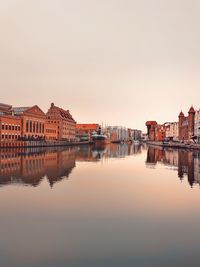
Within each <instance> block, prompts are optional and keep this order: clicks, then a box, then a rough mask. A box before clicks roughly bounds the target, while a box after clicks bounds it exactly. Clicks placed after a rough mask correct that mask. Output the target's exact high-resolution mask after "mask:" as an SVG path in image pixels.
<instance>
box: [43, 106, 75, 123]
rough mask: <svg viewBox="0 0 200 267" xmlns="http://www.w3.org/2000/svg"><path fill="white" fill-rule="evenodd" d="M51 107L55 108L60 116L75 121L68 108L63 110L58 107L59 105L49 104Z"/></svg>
mask: <svg viewBox="0 0 200 267" xmlns="http://www.w3.org/2000/svg"><path fill="white" fill-rule="evenodd" d="M51 108H54V109H56V110H57V112H58V114H59V115H60V117H61V118H63V119H68V120H71V121H74V122H75V120H74V118H73V117H72V115H71V114H70V112H69V110H64V109H62V108H59V107H57V106H55V105H54V104H51ZM47 113H48V112H47Z"/></svg>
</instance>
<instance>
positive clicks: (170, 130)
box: [165, 122, 179, 141]
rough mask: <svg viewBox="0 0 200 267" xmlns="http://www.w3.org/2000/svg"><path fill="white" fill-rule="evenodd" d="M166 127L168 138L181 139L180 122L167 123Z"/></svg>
mask: <svg viewBox="0 0 200 267" xmlns="http://www.w3.org/2000/svg"><path fill="white" fill-rule="evenodd" d="M165 127H166V138H168V139H170V140H173V141H178V140H179V124H178V122H169V123H165Z"/></svg>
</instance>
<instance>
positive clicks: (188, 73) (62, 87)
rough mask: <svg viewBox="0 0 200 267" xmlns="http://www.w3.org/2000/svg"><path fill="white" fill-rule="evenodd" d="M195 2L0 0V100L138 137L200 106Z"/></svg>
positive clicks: (198, 7)
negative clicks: (61, 112)
mask: <svg viewBox="0 0 200 267" xmlns="http://www.w3.org/2000/svg"><path fill="white" fill-rule="evenodd" d="M199 14H200V1H199V0H73V1H71V0H0V36H1V39H0V102H2V103H7V104H12V105H13V106H31V105H34V104H37V105H39V106H40V107H41V108H42V109H43V110H44V111H45V112H46V111H47V109H48V107H49V106H50V103H51V102H54V103H55V105H57V106H61V107H62V108H65V109H69V110H70V111H71V113H72V115H73V117H74V118H75V120H76V121H77V122H78V123H94V122H97V123H102V122H103V123H104V125H105V124H107V125H121V126H126V127H131V128H138V129H142V130H145V122H146V120H157V121H158V122H159V123H164V122H166V121H177V116H178V114H179V112H180V110H183V111H184V112H186V113H187V111H188V110H189V107H190V106H191V105H192V104H193V105H194V107H195V108H196V109H199V108H200V75H199V73H200V27H199V25H200V16H199Z"/></svg>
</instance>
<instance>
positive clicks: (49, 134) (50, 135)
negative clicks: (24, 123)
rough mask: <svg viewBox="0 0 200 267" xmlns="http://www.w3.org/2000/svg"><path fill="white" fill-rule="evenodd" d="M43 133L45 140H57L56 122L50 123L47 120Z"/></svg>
mask: <svg viewBox="0 0 200 267" xmlns="http://www.w3.org/2000/svg"><path fill="white" fill-rule="evenodd" d="M44 135H45V140H47V141H56V140H58V127H57V125H56V124H53V123H50V122H48V121H47V120H46V121H45V124H44Z"/></svg>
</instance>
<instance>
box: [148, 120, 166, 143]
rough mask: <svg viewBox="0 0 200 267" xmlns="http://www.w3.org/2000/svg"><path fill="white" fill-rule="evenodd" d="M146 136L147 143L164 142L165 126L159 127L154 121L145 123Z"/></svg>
mask: <svg viewBox="0 0 200 267" xmlns="http://www.w3.org/2000/svg"><path fill="white" fill-rule="evenodd" d="M146 126H147V135H148V140H149V141H157V142H161V141H164V140H165V138H166V127H165V124H163V125H160V124H158V123H157V122H156V121H147V122H146Z"/></svg>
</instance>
